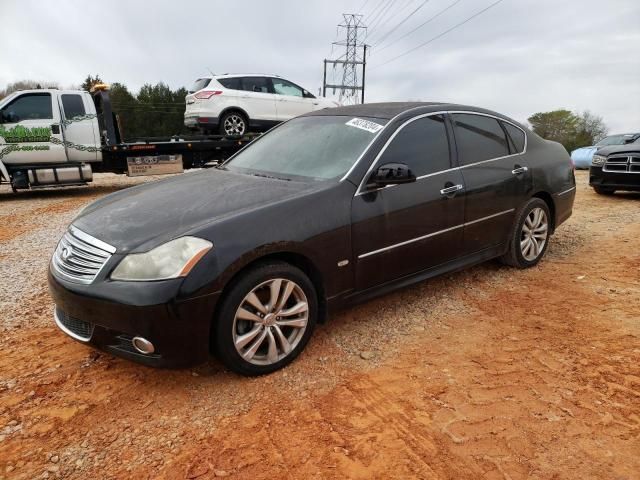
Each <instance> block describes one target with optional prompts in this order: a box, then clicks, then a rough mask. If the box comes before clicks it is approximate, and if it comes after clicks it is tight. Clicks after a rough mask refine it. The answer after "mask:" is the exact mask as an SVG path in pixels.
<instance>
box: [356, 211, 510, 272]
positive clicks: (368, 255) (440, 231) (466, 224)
mask: <svg viewBox="0 0 640 480" xmlns="http://www.w3.org/2000/svg"><path fill="white" fill-rule="evenodd" d="M514 211H515V208H510V209H509V210H503V211H501V212H498V213H494V214H492V215H487V216H486V217H482V218H477V219H475V220H471V221H470V222H465V223H461V224H460V225H455V226H453V227H449V228H445V229H444V230H438V231H437V232H432V233H428V234H427V235H422V236H420V237H416V238H412V239H410V240H405V241H404V242H400V243H394V244H393V245H389V246H388V247H383V248H379V249H377V250H372V251H370V252H367V253H363V254H360V255H358V260H360V259H362V258H366V257H370V256H371V255H377V254H378V253H382V252H386V251H388V250H393V249H394V248H398V247H403V246H405V245H409V244H410V243H415V242H419V241H421V240H426V239H427V238H430V237H435V236H436V235H440V234H442V233H447V232H451V231H452V230H456V229H458V228H463V227H466V226H469V225H473V224H475V223H479V222H484V221H485V220H490V219H492V218H495V217H499V216H500V215H505V214H507V213H511V212H514Z"/></svg>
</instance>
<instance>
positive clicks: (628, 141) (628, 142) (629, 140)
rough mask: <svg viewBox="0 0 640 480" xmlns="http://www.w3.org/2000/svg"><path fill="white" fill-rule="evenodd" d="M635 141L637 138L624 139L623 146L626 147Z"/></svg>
mask: <svg viewBox="0 0 640 480" xmlns="http://www.w3.org/2000/svg"><path fill="white" fill-rule="evenodd" d="M636 139H637V138H634V137H629V138H625V139H624V144H625V145H628V144H630V143H633V142H635V141H636Z"/></svg>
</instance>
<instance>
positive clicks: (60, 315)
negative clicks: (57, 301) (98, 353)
mask: <svg viewBox="0 0 640 480" xmlns="http://www.w3.org/2000/svg"><path fill="white" fill-rule="evenodd" d="M55 320H56V323H57V324H58V327H60V329H61V330H62V331H63V332H65V333H66V334H67V335H70V336H72V337H73V338H75V339H77V340H82V341H84V342H86V341H88V340H89V339H91V335H92V334H93V324H92V323H89V322H85V321H84V320H79V319H77V318H74V317H72V316H71V315H68V314H66V313H65V312H63V311H62V310H60V309H59V308H58V307H56V311H55Z"/></svg>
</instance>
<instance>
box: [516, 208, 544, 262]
mask: <svg viewBox="0 0 640 480" xmlns="http://www.w3.org/2000/svg"><path fill="white" fill-rule="evenodd" d="M548 236H549V221H548V219H547V214H546V212H545V211H544V210H543V209H542V208H540V207H536V208H534V209H532V210H531V211H530V212H529V214H528V215H527V217H526V218H525V220H524V223H523V224H522V232H521V234H520V252H521V253H522V256H523V257H524V259H525V260H527V261H529V262H533V261H534V260H536V259H537V258H538V257H539V256H540V255H541V254H542V252H543V251H544V246H545V244H546V243H547V238H548Z"/></svg>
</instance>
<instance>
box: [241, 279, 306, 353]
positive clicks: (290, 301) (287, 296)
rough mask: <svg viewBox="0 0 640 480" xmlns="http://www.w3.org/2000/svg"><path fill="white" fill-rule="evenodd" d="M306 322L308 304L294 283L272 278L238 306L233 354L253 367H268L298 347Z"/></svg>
mask: <svg viewBox="0 0 640 480" xmlns="http://www.w3.org/2000/svg"><path fill="white" fill-rule="evenodd" d="M308 322H309V303H308V301H307V297H306V295H305V293H304V291H303V290H302V288H301V287H300V286H299V285H298V284H297V283H295V282H293V281H291V280H287V279H284V278H276V279H273V280H268V281H266V282H263V283H261V284H260V285H258V286H257V287H255V288H254V289H253V290H251V291H250V292H249V293H248V294H247V295H246V296H245V297H244V299H243V300H242V302H240V306H239V307H238V309H237V310H236V314H235V318H234V320H233V343H234V345H235V348H236V351H237V352H238V353H239V354H240V356H241V357H242V358H243V359H244V360H245V361H247V362H249V363H252V364H254V365H271V364H274V363H277V362H279V361H280V360H282V359H284V358H285V357H287V356H288V355H289V354H290V353H291V352H292V351H293V350H294V349H295V348H296V346H297V345H298V344H299V343H300V340H302V337H303V336H304V333H305V331H306V329H307V324H308Z"/></svg>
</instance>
